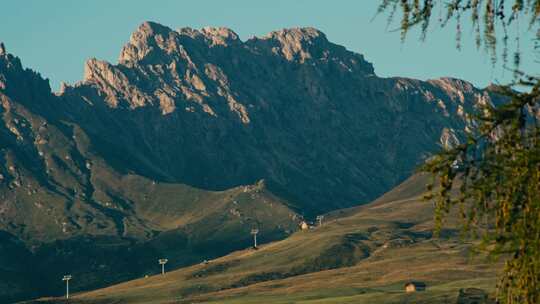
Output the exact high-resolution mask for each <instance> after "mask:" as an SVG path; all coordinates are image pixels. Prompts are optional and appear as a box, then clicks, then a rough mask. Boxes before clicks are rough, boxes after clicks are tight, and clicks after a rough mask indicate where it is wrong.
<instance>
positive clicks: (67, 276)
mask: <svg viewBox="0 0 540 304" xmlns="http://www.w3.org/2000/svg"><path fill="white" fill-rule="evenodd" d="M69 280H71V275H70V274H67V275H65V276H64V277H63V278H62V281H65V282H66V299H69Z"/></svg>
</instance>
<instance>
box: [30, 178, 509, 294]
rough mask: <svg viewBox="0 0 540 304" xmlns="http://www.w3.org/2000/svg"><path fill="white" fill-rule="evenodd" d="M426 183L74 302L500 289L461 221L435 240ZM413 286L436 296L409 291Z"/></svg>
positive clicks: (408, 184) (414, 181)
mask: <svg viewBox="0 0 540 304" xmlns="http://www.w3.org/2000/svg"><path fill="white" fill-rule="evenodd" d="M427 181H428V177H427V176H423V175H415V176H412V177H411V178H409V179H407V180H406V181H405V182H404V183H402V184H401V185H399V186H398V187H396V188H395V189H393V190H392V191H390V192H388V193H386V194H385V195H384V196H382V197H380V198H379V199H377V200H376V201H374V202H372V203H370V204H367V205H365V206H362V207H358V208H354V209H351V210H346V211H344V212H337V213H336V214H333V215H328V216H327V217H328V219H327V220H326V222H324V223H323V226H322V227H316V228H313V229H310V230H306V231H298V232H296V233H295V234H293V235H292V236H290V237H289V238H287V239H285V240H282V241H277V242H274V243H271V244H267V245H264V246H262V247H261V248H260V249H259V250H252V249H247V250H242V251H237V252H234V253H232V254H230V255H227V256H224V257H222V258H218V259H215V260H212V261H209V262H208V263H201V264H198V265H194V266H191V267H186V268H182V269H179V270H176V271H173V272H170V273H167V274H166V275H164V276H163V275H156V276H152V277H148V278H139V279H137V280H133V281H129V282H125V283H122V284H118V285H114V286H110V287H108V288H105V289H100V290H95V291H91V292H87V293H81V294H78V295H75V296H74V297H73V298H72V299H71V302H72V303H76V304H98V303H129V304H131V303H272V304H277V303H280V304H284V303H340V304H343V303H357V304H358V303H366V304H367V303H380V304H390V303H419V304H420V303H423V304H428V303H429V304H433V303H457V302H456V298H457V297H458V295H459V294H460V290H461V289H465V288H471V287H474V288H480V289H483V290H485V292H486V293H491V292H493V290H492V286H494V281H495V277H496V272H497V269H500V267H502V265H500V264H495V263H489V262H488V261H487V259H485V257H484V256H482V255H480V256H473V257H471V255H470V252H469V251H468V249H469V248H470V244H467V243H464V242H463V241H462V240H460V238H459V228H457V227H458V226H457V225H456V221H455V220H452V219H450V221H449V223H448V224H447V226H446V229H445V230H444V231H443V233H442V235H441V237H434V236H433V233H432V229H433V221H432V219H433V206H432V204H430V203H427V202H425V201H424V200H423V199H422V194H423V192H424V187H425V184H426V183H427ZM456 218H457V216H456ZM408 281H419V282H423V283H425V284H426V285H427V290H426V291H425V292H418V293H416V294H407V293H405V290H404V285H405V283H406V282H408ZM54 301H56V299H42V300H40V301H36V302H33V303H55V302H54ZM475 303H484V302H479V301H477V302H475ZM486 303H487V302H486Z"/></svg>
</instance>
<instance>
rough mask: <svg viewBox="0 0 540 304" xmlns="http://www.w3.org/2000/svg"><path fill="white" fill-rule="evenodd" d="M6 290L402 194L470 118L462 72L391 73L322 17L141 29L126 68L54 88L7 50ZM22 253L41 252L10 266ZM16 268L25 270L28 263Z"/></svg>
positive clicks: (189, 256)
mask: <svg viewBox="0 0 540 304" xmlns="http://www.w3.org/2000/svg"><path fill="white" fill-rule="evenodd" d="M0 102H1V107H0V198H1V200H0V232H1V234H0V237H1V239H2V246H1V247H0V250H1V251H0V286H10V287H9V288H0V290H1V291H2V292H1V293H0V299H2V300H3V299H10V300H11V299H18V298H28V297H33V296H36V295H42V294H54V293H56V294H58V293H61V291H62V288H61V286H62V282H61V281H59V280H58V278H59V277H61V276H62V275H63V274H65V273H72V274H73V275H74V276H77V277H80V278H82V279H79V280H74V282H73V288H74V290H80V289H89V288H96V287H100V286H104V285H108V284H111V283H114V282H119V281H122V280H127V279H130V278H133V277H138V276H140V275H143V274H145V273H152V272H155V271H156V270H157V269H156V265H155V264H156V260H157V258H159V257H164V256H167V257H168V258H169V259H170V260H171V262H170V264H169V266H170V267H172V268H175V267H181V266H185V265H189V264H193V263H197V262H199V261H201V260H204V259H208V258H213V257H217V256H220V255H224V254H226V253H228V252H231V251H233V250H238V249H240V248H245V247H246V246H248V245H249V244H250V242H251V236H250V235H249V231H250V230H251V228H253V227H259V229H260V230H261V234H260V239H261V240H262V241H263V242H266V241H271V240H277V239H281V238H284V237H286V236H288V235H289V234H290V233H292V232H294V231H295V230H296V229H297V226H298V223H299V220H300V219H301V218H302V216H305V217H307V218H312V217H313V216H314V215H316V214H320V213H322V212H328V211H332V210H336V209H338V208H346V207H352V206H356V205H358V204H361V203H365V202H368V201H370V200H372V199H374V198H376V197H377V196H379V195H381V194H382V193H384V192H385V191H387V190H389V189H391V188H392V187H393V186H395V185H397V184H398V183H399V182H401V181H402V180H404V179H405V178H406V177H407V176H409V175H410V174H411V172H412V170H413V169H414V168H415V166H416V165H417V164H418V163H420V162H421V161H422V160H423V159H424V158H425V157H427V156H428V155H429V154H430V153H431V152H433V151H435V150H437V149H439V146H440V145H452V144H455V143H456V142H457V141H458V140H459V138H460V137H461V136H462V134H461V133H460V131H459V130H462V129H463V127H464V126H466V125H467V124H468V121H467V119H466V117H465V115H464V113H465V112H466V111H472V110H474V109H475V108H476V107H477V106H478V105H479V104H485V103H489V102H492V96H491V95H490V93H489V91H486V90H479V89H476V88H474V87H473V86H472V85H471V84H470V83H467V82H465V81H462V80H457V79H450V78H442V79H437V80H430V81H419V80H414V79H406V78H381V77H378V76H377V75H376V74H375V72H374V68H373V66H372V64H371V63H369V62H367V61H366V60H365V59H364V57H363V56H362V55H360V54H357V53H354V52H351V51H349V50H346V49H345V48H344V47H342V46H339V45H336V44H333V43H331V42H330V41H328V39H327V38H326V36H325V35H324V34H323V33H322V32H320V31H318V30H316V29H313V28H294V29H284V30H280V31H276V32H272V33H270V34H268V35H267V36H264V37H260V38H257V37H255V38H251V39H249V40H246V41H241V40H240V39H239V38H238V35H236V34H235V33H234V32H233V31H231V30H229V29H226V28H203V29H201V30H195V29H190V28H183V29H179V30H172V29H170V28H168V27H165V26H162V25H159V24H156V23H152V22H145V23H143V24H142V25H141V26H140V27H139V28H138V29H137V30H136V31H135V32H134V33H133V34H132V35H131V38H130V40H129V42H128V43H127V44H126V45H125V46H124V48H123V49H122V51H121V55H120V58H119V60H118V63H117V64H111V63H108V62H104V61H100V60H97V59H90V60H88V61H87V63H86V65H85V75H84V78H83V80H82V81H80V82H78V83H76V84H72V85H68V84H64V85H63V86H62V88H61V90H60V91H59V92H55V93H53V92H52V91H51V89H50V86H49V82H48V80H46V79H43V77H42V76H41V75H40V74H39V73H36V72H34V71H32V70H29V69H26V68H24V67H23V65H22V63H21V60H20V59H19V58H17V57H15V56H14V55H12V54H10V53H8V52H7V51H6V49H5V46H4V45H3V44H2V47H0ZM14 256H24V257H25V259H26V262H24V263H12V262H11V261H12V259H13V257H14ZM13 273H17V276H16V277H15V278H12V274H13Z"/></svg>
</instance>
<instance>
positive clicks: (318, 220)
mask: <svg viewBox="0 0 540 304" xmlns="http://www.w3.org/2000/svg"><path fill="white" fill-rule="evenodd" d="M323 219H324V215H317V222H319V227H321V226H322V221H323Z"/></svg>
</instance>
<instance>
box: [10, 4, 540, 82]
mask: <svg viewBox="0 0 540 304" xmlns="http://www.w3.org/2000/svg"><path fill="white" fill-rule="evenodd" d="M379 2H380V1H379V0H333V1H322V0H321V1H319V0H272V1H257V0H227V1H225V0H214V1H210V0H196V1H195V0H193V1H181V0H176V1H172V0H162V1H158V0H156V1H142V0H116V1H112V0H107V1H105V0H95V1H68V0H56V1H40V0H33V1H30V0H3V1H2V4H1V10H0V41H3V42H5V44H6V48H7V50H8V51H9V52H11V53H13V54H15V55H17V56H19V57H21V59H22V61H23V64H24V65H25V66H27V67H30V68H32V69H35V70H37V71H39V72H40V73H41V74H42V75H43V76H44V77H46V78H49V79H50V80H51V86H52V87H53V89H55V90H56V89H57V88H58V87H59V84H60V81H66V82H68V83H74V82H76V81H78V80H80V79H81V78H82V74H83V66H84V65H83V64H84V61H85V60H87V59H88V58H91V57H96V58H98V59H103V60H107V61H109V62H113V63H116V62H117V58H118V55H119V53H120V49H121V47H122V45H123V44H124V43H125V42H126V41H128V39H129V36H130V34H131V32H132V31H133V30H135V29H136V27H137V26H138V25H139V24H140V23H142V22H143V21H146V20H150V21H155V22H159V23H162V24H164V25H167V26H169V27H171V28H179V27H184V26H189V27H194V28H200V27H203V26H226V27H229V28H231V29H233V30H234V31H235V32H236V33H238V34H239V35H240V37H241V38H242V39H243V40H245V39H247V38H249V37H251V36H254V35H255V36H258V35H264V34H266V33H268V32H270V31H272V30H276V29H281V28H286V27H298V26H313V27H316V28H318V29H320V30H322V31H323V32H325V33H326V35H327V36H328V38H329V40H331V41H333V42H334V43H337V44H341V45H344V46H345V47H347V48H348V49H350V50H353V51H355V52H359V53H362V54H364V55H365V57H366V59H367V60H368V61H370V62H372V63H373V64H374V67H375V72H376V73H377V74H378V75H380V76H405V77H413V78H419V79H429V78H437V77H443V76H451V77H457V78H462V79H465V80H468V81H471V82H473V83H474V84H475V85H476V86H479V87H483V86H485V85H487V84H489V83H490V82H499V83H504V82H506V81H508V80H509V79H511V73H510V72H508V71H506V70H504V69H502V68H500V67H496V68H494V67H493V66H492V65H491V63H490V61H489V59H488V57H487V56H486V54H485V53H484V52H483V51H482V50H477V49H476V48H475V46H474V44H473V33H472V31H471V28H470V27H469V26H465V29H464V33H463V38H464V46H463V49H462V50H461V51H458V50H456V48H455V31H454V29H455V27H454V26H449V28H447V29H440V28H439V27H438V26H433V27H432V31H431V32H430V35H429V36H428V39H427V41H426V42H423V43H422V42H420V41H419V40H418V35H417V34H416V35H415V34H414V33H411V34H410V36H409V37H408V39H407V41H406V42H405V43H404V44H402V43H401V42H400V39H399V33H398V32H395V31H390V30H387V29H386V16H379V17H378V18H376V19H375V20H374V21H372V18H373V16H374V15H375V12H376V9H377V5H378V3H379ZM398 17H399V15H398ZM531 36H532V35H531ZM531 45H532V42H530V39H527V37H522V42H521V48H522V50H523V51H524V53H526V52H527V51H529V50H531ZM528 60H529V61H525V63H524V64H523V67H524V68H525V69H526V70H530V71H533V67H534V65H533V63H532V62H533V61H532V59H530V58H529V59H528ZM534 68H538V65H537V64H536V66H535V67H534Z"/></svg>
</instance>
